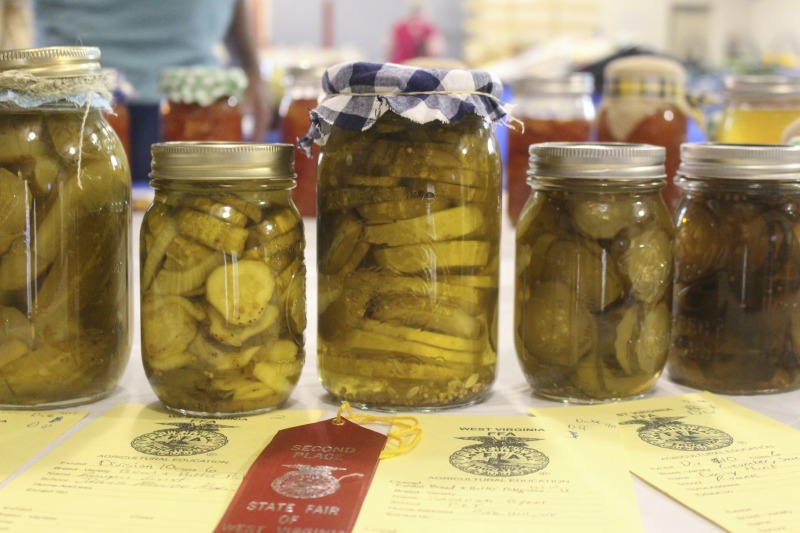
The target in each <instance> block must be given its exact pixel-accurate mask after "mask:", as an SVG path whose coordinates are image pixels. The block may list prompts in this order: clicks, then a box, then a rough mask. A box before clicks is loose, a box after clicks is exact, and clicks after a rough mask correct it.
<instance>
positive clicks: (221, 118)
mask: <svg viewBox="0 0 800 533" xmlns="http://www.w3.org/2000/svg"><path fill="white" fill-rule="evenodd" d="M159 87H160V90H161V92H162V94H163V95H164V98H163V99H162V102H161V140H162V141H165V142H170V141H230V142H237V141H241V140H242V139H243V137H244V134H243V132H242V111H241V109H240V106H239V102H241V100H242V98H243V95H244V89H245V87H247V76H246V75H245V73H244V71H242V70H241V69H239V68H221V67H176V68H169V69H165V70H164V71H162V72H161V76H160V77H159Z"/></svg>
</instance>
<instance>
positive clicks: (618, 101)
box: [596, 55, 692, 212]
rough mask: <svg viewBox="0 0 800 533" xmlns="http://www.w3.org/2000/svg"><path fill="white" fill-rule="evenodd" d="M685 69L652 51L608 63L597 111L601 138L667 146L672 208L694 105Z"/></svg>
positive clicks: (665, 194) (667, 195)
mask: <svg viewBox="0 0 800 533" xmlns="http://www.w3.org/2000/svg"><path fill="white" fill-rule="evenodd" d="M685 85H686V71H685V70H684V69H683V67H682V66H681V64H680V63H678V62H677V61H675V60H672V59H669V58H666V57H658V56H649V55H639V56H629V57H623V58H620V59H616V60H614V61H612V62H610V63H609V64H608V65H607V66H606V69H605V72H604V82H603V98H602V101H601V102H600V106H599V109H598V115H597V122H596V125H597V141H599V142H630V143H645V144H652V145H655V146H663V147H664V148H666V150H667V158H666V161H665V168H666V173H667V186H666V187H664V189H662V191H661V194H662V196H663V197H664V201H665V202H666V204H667V208H668V209H669V210H670V212H673V211H674V210H675V206H676V205H677V203H678V197H679V196H680V191H679V190H678V188H677V187H676V186H675V185H674V184H673V183H672V179H673V176H675V172H676V171H677V170H678V164H679V163H680V147H681V144H682V143H684V142H686V141H687V135H688V125H689V117H690V116H691V115H692V110H691V108H690V106H689V104H688V102H687V101H686V96H685V90H684V87H685Z"/></svg>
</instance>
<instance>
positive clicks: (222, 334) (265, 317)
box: [208, 305, 278, 347]
mask: <svg viewBox="0 0 800 533" xmlns="http://www.w3.org/2000/svg"><path fill="white" fill-rule="evenodd" d="M277 319H278V308H277V306H274V305H268V306H267V308H266V309H265V311H264V312H263V313H261V316H260V317H259V318H258V320H256V321H255V322H253V323H252V324H247V325H244V326H236V325H232V324H228V323H227V321H226V320H225V317H223V316H222V315H221V314H220V313H219V311H217V310H216V309H214V308H213V307H212V308H209V310H208V335H209V336H210V337H211V338H213V339H214V340H216V341H218V342H221V343H222V344H225V345H227V346H236V347H239V346H242V345H243V344H245V343H247V342H248V341H249V340H250V339H252V338H254V337H256V336H257V335H260V334H262V333H264V332H266V331H268V330H270V329H271V328H273V326H276V321H277ZM275 333H277V332H275Z"/></svg>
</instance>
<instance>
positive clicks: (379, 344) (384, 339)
mask: <svg viewBox="0 0 800 533" xmlns="http://www.w3.org/2000/svg"><path fill="white" fill-rule="evenodd" d="M343 347H344V348H345V350H348V351H353V352H356V353H358V352H359V351H361V350H364V351H366V352H367V353H375V352H386V353H393V354H397V355H408V356H414V357H419V358H421V359H423V360H427V361H428V362H433V361H439V362H445V363H447V364H451V363H454V364H459V365H477V364H480V363H481V361H482V356H483V354H481V353H480V352H477V353H476V352H465V351H460V350H450V349H445V348H441V347H438V346H433V345H430V344H425V343H422V342H417V341H415V340H409V339H405V338H402V337H396V336H392V335H385V334H382V333H378V332H374V331H366V330H363V329H353V330H351V331H349V332H348V333H347V336H346V337H345V341H344V343H343ZM487 351H488V346H487Z"/></svg>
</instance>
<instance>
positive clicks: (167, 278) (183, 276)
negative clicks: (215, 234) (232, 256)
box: [153, 251, 225, 296]
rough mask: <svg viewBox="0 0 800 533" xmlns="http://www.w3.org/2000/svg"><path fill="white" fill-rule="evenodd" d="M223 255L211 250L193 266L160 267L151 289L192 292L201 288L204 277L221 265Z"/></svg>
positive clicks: (165, 292)
mask: <svg viewBox="0 0 800 533" xmlns="http://www.w3.org/2000/svg"><path fill="white" fill-rule="evenodd" d="M224 258H225V256H224V255H223V254H220V253H219V252H213V251H212V252H211V253H209V254H208V255H207V256H206V257H205V258H203V259H202V260H200V261H199V262H198V263H197V264H195V265H194V266H192V267H190V268H187V269H185V270H167V269H165V268H162V269H161V270H159V271H158V274H156V278H155V280H154V281H153V290H154V291H155V292H156V293H158V294H181V295H184V296H186V295H189V294H194V293H195V292H196V291H197V290H199V289H201V288H203V286H204V285H205V283H206V277H207V276H208V274H209V273H210V272H212V271H213V270H214V269H215V268H217V267H218V266H219V265H221V264H222V263H223V261H224Z"/></svg>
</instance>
